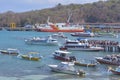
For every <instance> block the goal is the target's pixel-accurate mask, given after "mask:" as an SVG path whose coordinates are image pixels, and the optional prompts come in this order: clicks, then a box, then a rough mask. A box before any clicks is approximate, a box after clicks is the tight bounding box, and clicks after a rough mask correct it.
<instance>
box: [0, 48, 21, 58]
mask: <svg viewBox="0 0 120 80" xmlns="http://www.w3.org/2000/svg"><path fill="white" fill-rule="evenodd" d="M0 53H1V54H8V55H14V56H16V55H18V54H19V50H18V49H13V48H8V49H2V50H0Z"/></svg>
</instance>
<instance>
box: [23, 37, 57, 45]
mask: <svg viewBox="0 0 120 80" xmlns="http://www.w3.org/2000/svg"><path fill="white" fill-rule="evenodd" d="M25 43H27V44H38V45H58V41H57V39H54V38H52V37H51V36H48V37H47V38H43V37H33V38H30V39H26V40H25Z"/></svg>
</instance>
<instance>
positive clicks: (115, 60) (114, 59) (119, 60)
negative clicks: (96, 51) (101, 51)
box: [95, 55, 120, 66]
mask: <svg viewBox="0 0 120 80" xmlns="http://www.w3.org/2000/svg"><path fill="white" fill-rule="evenodd" d="M95 59H96V60H97V61H98V62H99V63H101V64H109V65H117V66H119V65H120V55H107V56H105V57H95Z"/></svg>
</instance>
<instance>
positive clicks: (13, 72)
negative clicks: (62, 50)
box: [0, 31, 120, 80]
mask: <svg viewBox="0 0 120 80" xmlns="http://www.w3.org/2000/svg"><path fill="white" fill-rule="evenodd" d="M51 34H53V33H49V32H35V31H29V32H27V31H0V49H7V48H17V49H19V50H20V53H21V54H25V53H28V52H39V53H40V55H41V56H43V57H42V59H41V60H40V61H28V60H23V59H20V58H18V57H16V56H10V55H4V54H0V80H118V79H120V76H118V75H114V74H112V73H110V72H108V66H107V65H103V64H102V65H101V64H98V65H97V66H96V67H94V68H91V67H90V68H89V67H81V66H75V68H78V69H82V70H84V71H85V72H86V74H85V75H84V76H76V75H69V74H62V73H56V72H52V71H51V69H50V68H49V67H48V65H49V64H59V63H60V61H59V60H55V59H53V57H52V53H53V52H54V51H55V50H57V49H59V46H45V45H28V44H25V41H24V40H25V39H27V38H31V37H35V36H40V37H46V36H48V35H51ZM65 36H67V37H68V38H70V39H75V37H72V36H70V34H69V33H65ZM89 39H98V40H100V39H101V40H114V41H119V40H120V35H119V37H118V38H113V37H104V38H102V37H95V38H89ZM107 54H119V53H118V52H117V53H113V52H103V51H100V52H85V51H71V54H70V55H74V56H76V57H77V59H78V60H81V59H85V60H89V59H90V60H95V57H99V56H105V55H107Z"/></svg>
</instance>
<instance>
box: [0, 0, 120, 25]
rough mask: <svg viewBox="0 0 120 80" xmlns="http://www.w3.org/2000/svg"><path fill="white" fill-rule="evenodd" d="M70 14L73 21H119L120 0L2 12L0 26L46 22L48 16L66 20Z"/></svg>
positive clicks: (59, 20) (61, 20)
mask: <svg viewBox="0 0 120 80" xmlns="http://www.w3.org/2000/svg"><path fill="white" fill-rule="evenodd" d="M70 14H72V17H71V19H70V22H73V23H119V22H120V0H107V1H99V2H94V3H88V4H69V5H62V4H60V3H59V4H58V5H56V6H55V7H53V8H47V9H42V10H33V11H29V12H22V13H15V12H12V11H8V12H6V13H1V14H0V26H9V24H10V23H12V22H15V23H16V24H17V26H24V25H25V24H35V23H46V20H47V17H48V16H50V21H51V22H54V23H55V22H65V21H67V18H68V16H69V15H70Z"/></svg>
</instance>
